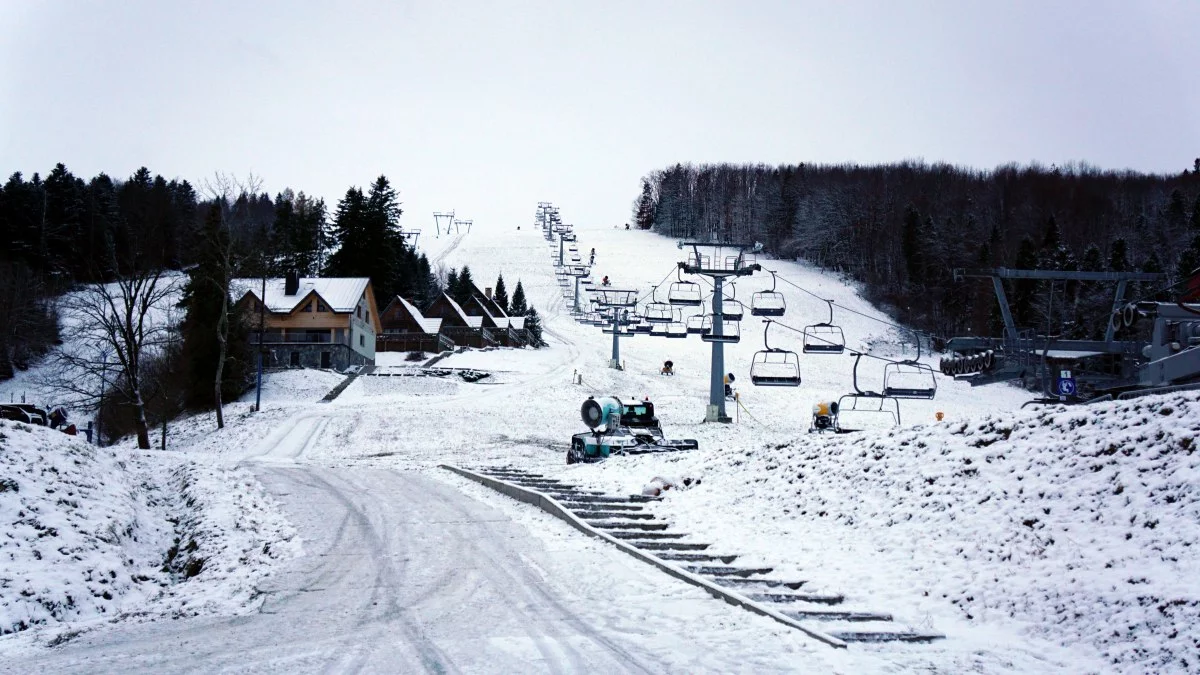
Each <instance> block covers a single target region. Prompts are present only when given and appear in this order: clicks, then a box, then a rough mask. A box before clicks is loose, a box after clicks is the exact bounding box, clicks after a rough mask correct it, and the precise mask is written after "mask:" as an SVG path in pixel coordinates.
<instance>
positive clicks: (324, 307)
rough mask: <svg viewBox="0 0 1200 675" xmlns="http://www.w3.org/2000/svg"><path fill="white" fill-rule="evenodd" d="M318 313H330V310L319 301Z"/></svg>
mask: <svg viewBox="0 0 1200 675" xmlns="http://www.w3.org/2000/svg"><path fill="white" fill-rule="evenodd" d="M317 311H318V312H328V311H329V308H328V307H326V306H325V303H323V302H321V301H320V300H318V301H317Z"/></svg>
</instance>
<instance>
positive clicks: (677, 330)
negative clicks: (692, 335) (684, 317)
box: [667, 321, 688, 338]
mask: <svg viewBox="0 0 1200 675" xmlns="http://www.w3.org/2000/svg"><path fill="white" fill-rule="evenodd" d="M687 336H688V332H687V324H685V323H683V322H682V321H672V322H671V323H669V324H667V337H669V338H685V337H687Z"/></svg>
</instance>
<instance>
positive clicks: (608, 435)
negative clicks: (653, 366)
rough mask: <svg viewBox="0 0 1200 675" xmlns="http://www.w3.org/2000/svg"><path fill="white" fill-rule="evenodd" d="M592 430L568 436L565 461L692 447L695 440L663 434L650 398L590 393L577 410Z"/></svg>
mask: <svg viewBox="0 0 1200 675" xmlns="http://www.w3.org/2000/svg"><path fill="white" fill-rule="evenodd" d="M579 414H580V417H582V418H583V423H584V424H586V425H587V426H588V429H590V430H591V431H585V432H583V433H580V434H575V435H574V436H572V437H571V448H570V450H568V451H567V464H575V463H578V462H598V461H600V460H602V459H606V458H607V457H609V456H611V455H640V454H646V453H651V452H672V451H675V450H695V449H696V448H698V447H699V444H698V443H697V442H696V441H695V440H694V439H683V440H677V439H668V438H664V437H663V430H662V426H660V425H659V423H658V418H657V417H655V416H654V404H653V403H651V402H650V399H644V400H641V401H639V400H637V399H627V400H621V399H619V398H617V397H615V396H603V397H601V398H595V397H592V396H589V397H588V399H587V400H586V401H584V402H583V406H582V407H581V408H580V410H579Z"/></svg>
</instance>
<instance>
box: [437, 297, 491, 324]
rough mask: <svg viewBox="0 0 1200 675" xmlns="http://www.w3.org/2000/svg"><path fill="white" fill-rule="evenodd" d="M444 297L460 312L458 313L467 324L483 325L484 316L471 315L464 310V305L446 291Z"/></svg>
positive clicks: (451, 306)
mask: <svg viewBox="0 0 1200 675" xmlns="http://www.w3.org/2000/svg"><path fill="white" fill-rule="evenodd" d="M442 297H443V298H445V299H446V302H448V303H450V308H451V309H453V310H454V311H455V312H457V313H458V315H459V316H460V317H461V318H462V320H463V321H464V322H465V323H466V324H467V327H468V328H481V327H483V317H482V316H471V315H470V314H467V313H466V312H464V311H463V308H462V305H460V304H458V303H457V302H455V301H454V298H452V297H450V296H449V295H446V294H445V293H443V294H442Z"/></svg>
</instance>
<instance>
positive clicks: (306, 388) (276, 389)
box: [239, 368, 346, 403]
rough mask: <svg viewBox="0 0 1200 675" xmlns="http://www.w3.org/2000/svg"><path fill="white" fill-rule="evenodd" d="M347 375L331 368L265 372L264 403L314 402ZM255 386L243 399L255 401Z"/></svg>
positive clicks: (243, 395)
mask: <svg viewBox="0 0 1200 675" xmlns="http://www.w3.org/2000/svg"><path fill="white" fill-rule="evenodd" d="M344 379H346V376H345V375H341V374H338V373H335V372H333V371H331V370H316V369H313V368H296V369H291V370H280V371H276V372H272V373H264V374H263V386H262V400H263V402H264V403H312V402H315V401H319V400H321V399H322V398H324V396H325V394H328V393H329V391H330V390H331V389H333V388H334V387H336V386H338V385H339V384H341V383H342V380H344ZM254 397H255V390H254V387H253V386H251V387H250V390H249V391H247V392H246V393H245V394H242V397H241V399H239V400H241V401H249V402H253V401H254Z"/></svg>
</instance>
